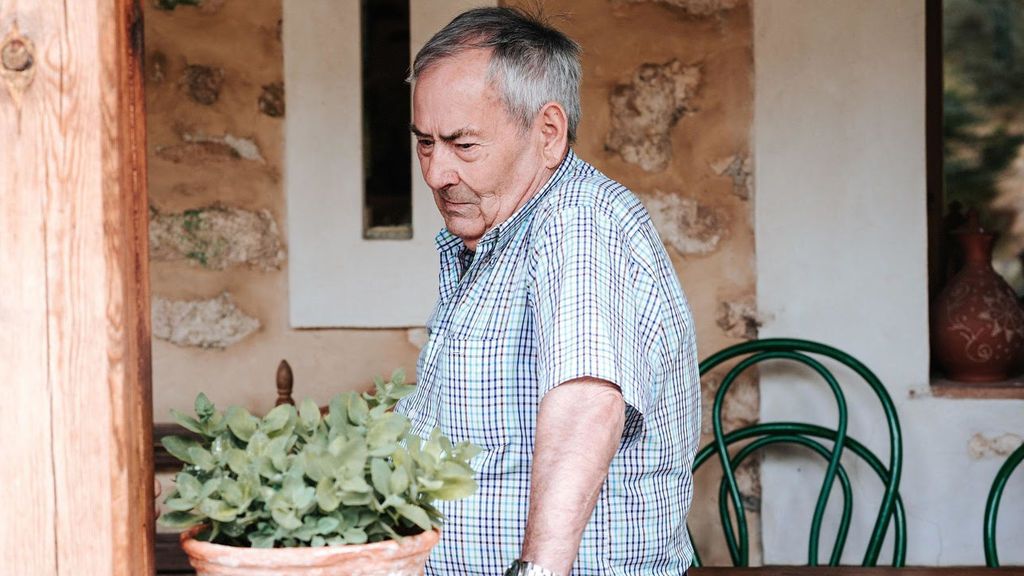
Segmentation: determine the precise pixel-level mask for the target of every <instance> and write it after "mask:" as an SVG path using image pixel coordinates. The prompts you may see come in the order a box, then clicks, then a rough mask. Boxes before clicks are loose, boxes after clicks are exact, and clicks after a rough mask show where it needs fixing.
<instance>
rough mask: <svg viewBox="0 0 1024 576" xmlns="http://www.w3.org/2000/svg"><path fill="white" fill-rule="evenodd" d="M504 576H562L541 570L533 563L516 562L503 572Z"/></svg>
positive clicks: (544, 569)
mask: <svg viewBox="0 0 1024 576" xmlns="http://www.w3.org/2000/svg"><path fill="white" fill-rule="evenodd" d="M505 576H562V575H561V574H559V573H558V572H552V571H551V570H548V569H547V568H541V567H540V566H537V565H536V564H534V563H533V562H524V561H522V560H516V561H515V562H513V563H512V565H511V566H509V567H508V570H505Z"/></svg>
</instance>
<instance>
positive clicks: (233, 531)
mask: <svg viewBox="0 0 1024 576" xmlns="http://www.w3.org/2000/svg"><path fill="white" fill-rule="evenodd" d="M402 380H403V377H402V375H401V373H400V372H396V374H395V375H394V376H393V377H392V379H391V380H390V381H386V382H385V381H383V380H381V379H377V380H376V382H375V386H376V391H375V392H374V393H362V394H360V393H354V392H352V393H345V394H339V395H338V396H336V397H335V398H334V399H332V400H331V402H330V405H329V409H328V411H327V412H326V414H324V413H322V412H321V410H320V408H319V407H318V406H317V405H316V403H314V402H313V401H311V400H306V401H305V402H303V403H302V404H301V405H300V406H299V408H298V410H296V408H295V407H294V406H292V405H289V404H284V405H281V406H277V407H276V408H274V409H273V410H271V411H270V412H269V413H268V414H267V415H266V416H264V417H263V418H259V417H256V416H253V415H252V414H250V413H249V412H248V411H246V410H245V409H243V408H240V407H237V406H232V407H230V408H228V409H226V410H225V411H219V410H217V409H216V407H214V405H213V404H212V403H211V402H210V401H209V400H208V399H207V397H206V396H205V395H203V394H200V395H199V396H198V397H197V398H196V401H195V412H196V415H195V417H192V416H188V415H185V414H182V413H179V412H176V411H173V412H172V414H173V416H174V418H175V420H176V421H177V422H178V423H179V424H181V425H182V426H184V427H185V428H187V429H188V430H191V431H192V432H194V433H195V434H196V435H198V439H194V438H185V437H180V436H167V437H164V438H163V439H162V443H163V445H164V447H165V448H166V449H167V451H168V452H169V453H171V454H172V455H173V456H174V457H175V458H177V459H179V460H181V461H182V462H183V463H184V466H183V468H182V471H181V472H180V473H178V475H177V476H176V478H175V489H174V490H173V491H171V493H170V494H168V496H167V499H166V500H165V501H164V504H165V506H166V508H167V510H168V511H167V512H165V513H164V514H163V515H162V516H161V517H160V519H159V522H160V524H161V525H163V526H167V527H172V528H176V529H181V530H184V532H183V533H182V535H181V542H182V547H183V548H184V550H185V552H186V553H187V554H188V556H189V560H190V562H191V563H192V566H193V567H195V568H196V571H197V572H198V574H200V575H203V574H210V575H218V576H219V575H229V574H230V575H248V574H317V575H333V574H346V575H349V576H356V575H363V576H371V575H377V574H380V575H385V574H387V575H392V576H405V575H409V576H413V575H421V574H423V566H424V564H425V562H426V558H427V556H428V555H429V553H430V550H431V548H432V547H433V546H434V545H435V544H436V543H437V541H438V538H439V537H440V533H439V528H440V524H441V521H442V517H441V514H440V513H439V512H438V511H437V509H436V508H434V506H433V505H432V502H433V501H434V500H450V499H458V498H464V497H466V496H469V495H471V494H473V493H474V492H475V491H476V482H475V481H474V480H473V477H472V476H473V471H472V468H470V466H469V460H470V459H471V458H472V457H473V456H474V455H476V454H477V452H478V449H477V448H476V447H474V446H472V445H471V444H468V443H460V444H458V445H452V443H451V442H450V441H449V440H448V439H447V438H445V437H444V436H441V435H440V433H439V431H437V430H435V431H434V432H433V433H432V434H431V436H430V438H429V439H427V440H423V439H421V438H420V437H418V436H416V435H414V434H412V433H411V432H410V431H409V420H408V419H407V418H406V417H405V416H403V415H401V414H397V413H395V412H393V411H392V410H391V408H392V407H393V406H394V404H395V403H396V402H397V401H398V399H400V398H401V397H403V396H405V395H407V394H409V393H410V392H411V391H412V390H413V387H412V386H409V385H405V384H403V382H402Z"/></svg>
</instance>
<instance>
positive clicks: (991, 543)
mask: <svg viewBox="0 0 1024 576" xmlns="http://www.w3.org/2000/svg"><path fill="white" fill-rule="evenodd" d="M1022 461H1024V444H1021V445H1020V446H1019V447H1018V448H1017V449H1016V450H1014V451H1013V452H1012V453H1011V454H1010V457H1009V458H1007V459H1006V462H1003V465H1002V466H1001V467H1000V468H999V472H997V473H996V477H995V480H993V481H992V489H991V490H989V493H988V501H987V502H986V503H985V529H984V539H985V540H984V542H985V564H986V565H987V566H988V567H989V568H998V567H999V552H998V550H997V549H996V548H997V546H996V517H997V516H998V515H999V501H1000V500H1002V499H1003V490H1004V489H1005V488H1006V481H1007V480H1009V479H1010V476H1011V475H1012V474H1013V471H1014V470H1016V469H1017V467H1018V466H1020V463H1021V462H1022Z"/></svg>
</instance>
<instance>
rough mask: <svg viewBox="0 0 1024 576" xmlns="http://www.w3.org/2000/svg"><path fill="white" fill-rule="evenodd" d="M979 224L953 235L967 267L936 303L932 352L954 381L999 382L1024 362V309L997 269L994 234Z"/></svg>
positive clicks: (934, 305) (933, 311)
mask: <svg viewBox="0 0 1024 576" xmlns="http://www.w3.org/2000/svg"><path fill="white" fill-rule="evenodd" d="M976 222H977V221H976V220H974V221H973V222H972V223H970V224H968V225H967V226H966V227H965V228H962V229H960V230H959V231H957V232H956V233H955V234H954V235H955V236H956V239H957V240H958V241H959V243H960V248H961V253H962V256H963V258H964V265H963V268H962V269H961V270H960V271H959V272H957V274H956V275H955V276H953V277H952V278H951V279H950V281H949V283H948V284H947V285H946V287H945V288H944V289H943V290H942V292H941V293H940V294H939V295H938V297H937V298H936V299H935V302H934V304H933V305H932V321H931V332H932V334H931V345H932V355H933V357H934V358H935V360H936V363H937V364H938V365H939V367H940V368H941V369H942V371H943V372H944V373H945V375H946V377H947V378H949V379H950V380H957V381H961V382H996V381H1000V380H1006V379H1008V378H1010V377H1011V376H1012V375H1013V371H1014V370H1015V369H1018V368H1019V367H1020V366H1021V364H1022V361H1024V310H1022V309H1021V307H1020V305H1019V304H1018V302H1017V295H1016V294H1015V293H1014V292H1013V289H1012V288H1010V285H1009V284H1007V283H1006V281H1005V280H1003V278H1002V277H1001V276H1000V275H999V274H997V273H996V271H995V270H993V269H992V243H993V241H994V239H995V236H994V235H993V234H990V233H987V232H985V231H984V230H981V229H980V228H979V227H978V226H977V224H976Z"/></svg>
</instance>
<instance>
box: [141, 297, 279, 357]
mask: <svg viewBox="0 0 1024 576" xmlns="http://www.w3.org/2000/svg"><path fill="white" fill-rule="evenodd" d="M259 328H260V321H259V320H257V319H256V318H253V317H251V316H248V315H246V314H245V313H244V312H242V311H241V310H239V309H238V307H237V306H235V303H234V301H233V300H232V299H231V296H230V295H229V294H228V293H226V292H225V293H223V294H221V295H220V296H217V297H216V298H213V299H212V300H169V299H167V298H162V297H160V296H155V297H154V298H153V336H155V337H156V338H159V339H161V340H166V341H168V342H171V343H172V344H177V345H178V346H193V347H197V348H220V349H223V348H227V347H228V346H231V345H232V344H235V343H237V342H240V341H241V340H242V339H244V338H245V337H247V336H249V335H250V334H252V333H253V332H255V331H257V330H259Z"/></svg>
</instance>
